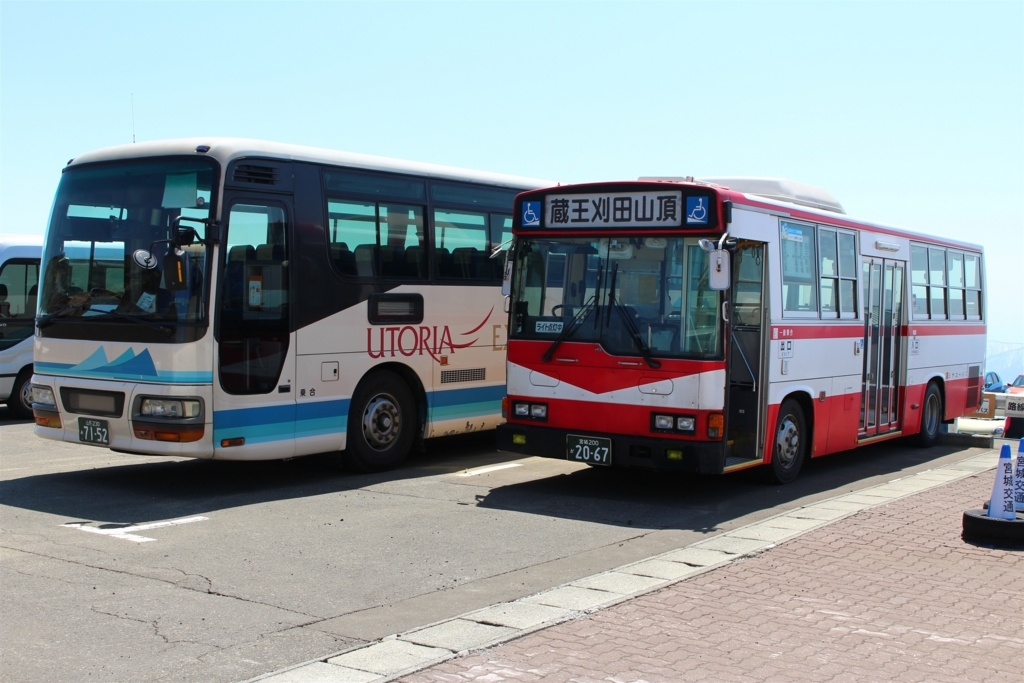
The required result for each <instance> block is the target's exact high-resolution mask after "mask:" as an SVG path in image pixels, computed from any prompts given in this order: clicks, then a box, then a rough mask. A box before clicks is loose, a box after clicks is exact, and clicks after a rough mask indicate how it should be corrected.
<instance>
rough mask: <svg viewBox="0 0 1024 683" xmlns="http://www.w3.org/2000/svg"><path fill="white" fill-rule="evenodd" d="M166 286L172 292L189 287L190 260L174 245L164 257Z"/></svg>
mask: <svg viewBox="0 0 1024 683" xmlns="http://www.w3.org/2000/svg"><path fill="white" fill-rule="evenodd" d="M164 287H165V288H167V289H168V290H169V291H172V292H180V291H181V290H183V289H188V260H187V259H186V257H185V255H184V254H179V253H178V251H177V250H176V249H174V248H173V247H172V248H171V250H170V251H169V252H167V256H165V257H164Z"/></svg>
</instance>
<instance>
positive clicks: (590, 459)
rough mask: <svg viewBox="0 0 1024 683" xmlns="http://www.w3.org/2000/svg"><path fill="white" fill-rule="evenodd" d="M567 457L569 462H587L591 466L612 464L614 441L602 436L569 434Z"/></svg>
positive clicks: (566, 443)
mask: <svg viewBox="0 0 1024 683" xmlns="http://www.w3.org/2000/svg"><path fill="white" fill-rule="evenodd" d="M565 446H566V457H567V458H568V459H569V460H575V461H577V462H585V463H587V464H589V465H611V464H612V440H611V439H605V438H602V437H600V436H578V435H576V434H569V435H568V436H566V437H565Z"/></svg>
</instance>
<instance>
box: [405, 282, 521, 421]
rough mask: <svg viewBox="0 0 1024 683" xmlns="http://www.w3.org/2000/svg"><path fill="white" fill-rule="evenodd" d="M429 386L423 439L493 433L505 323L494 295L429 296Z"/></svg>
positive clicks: (447, 292)
mask: <svg viewBox="0 0 1024 683" xmlns="http://www.w3.org/2000/svg"><path fill="white" fill-rule="evenodd" d="M429 297H430V305H431V306H433V307H434V310H437V311H444V315H443V316H440V315H439V316H435V319H434V323H437V322H446V323H448V324H447V325H436V324H434V323H431V321H430V320H429V318H424V321H423V322H424V325H427V324H428V323H431V324H430V328H429V333H430V334H431V335H432V341H428V344H427V345H428V346H432V347H433V349H432V352H431V354H430V356H431V358H432V370H431V373H432V375H431V384H432V390H429V392H428V397H427V402H428V405H429V418H428V420H429V423H428V429H427V432H426V435H427V436H445V435H449V434H463V433H466V432H476V431H481V430H486V429H494V428H495V427H497V426H498V423H499V422H501V399H502V398H504V397H505V342H506V340H507V338H508V337H507V335H508V328H507V322H508V317H507V315H506V314H505V312H504V310H503V308H502V296H501V293H500V290H497V289H495V288H494V287H486V286H483V287H482V286H460V287H454V286H439V287H434V288H433V289H432V290H431V291H430V294H429Z"/></svg>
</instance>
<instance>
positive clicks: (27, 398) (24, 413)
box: [7, 366, 32, 420]
mask: <svg viewBox="0 0 1024 683" xmlns="http://www.w3.org/2000/svg"><path fill="white" fill-rule="evenodd" d="M30 379H32V366H29V367H27V368H22V370H21V372H19V373H18V378H17V379H15V380H14V387H13V388H12V389H11V395H10V397H8V399H7V410H9V411H10V412H11V414H12V415H14V416H15V417H19V418H21V419H23V420H29V419H31V418H32V385H31V384H30V383H29V380H30Z"/></svg>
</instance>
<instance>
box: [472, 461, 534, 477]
mask: <svg viewBox="0 0 1024 683" xmlns="http://www.w3.org/2000/svg"><path fill="white" fill-rule="evenodd" d="M522 466H523V464H522V463H519V462H509V463H505V464H504V465H491V466H490V467H477V468H475V469H472V470H466V471H465V472H459V473H458V474H457V475H456V476H458V477H475V476H476V475H478V474H488V473H490V472H497V471H498V470H507V469H509V468H511V467H522Z"/></svg>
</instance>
